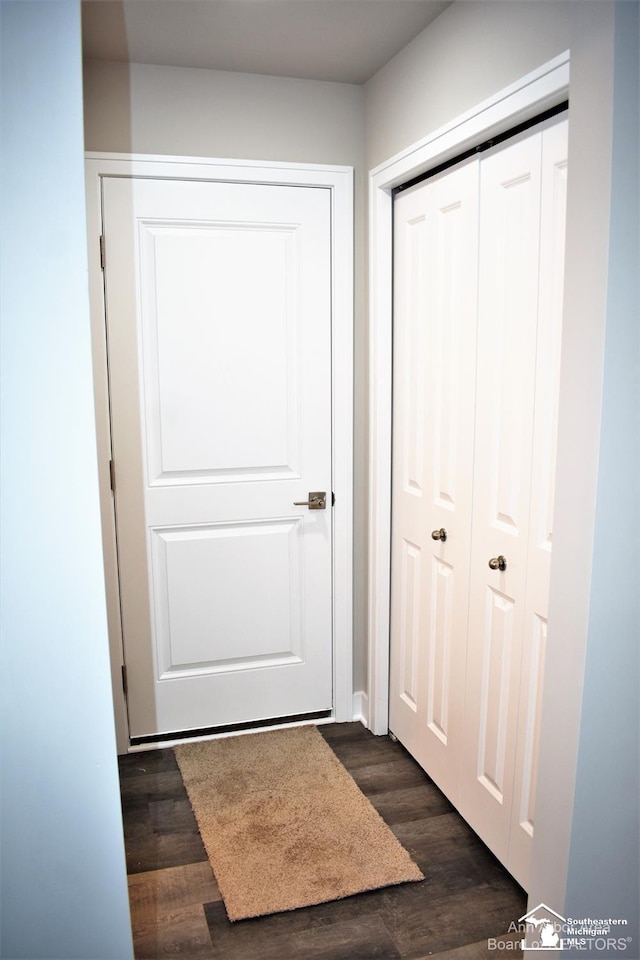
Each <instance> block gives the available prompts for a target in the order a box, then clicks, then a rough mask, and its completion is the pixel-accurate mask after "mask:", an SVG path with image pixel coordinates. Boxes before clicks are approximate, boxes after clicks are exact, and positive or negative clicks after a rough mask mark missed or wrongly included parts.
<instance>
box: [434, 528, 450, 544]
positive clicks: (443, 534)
mask: <svg viewBox="0 0 640 960" xmlns="http://www.w3.org/2000/svg"><path fill="white" fill-rule="evenodd" d="M431 539H432V540H442V542H443V543H444V541H445V540H446V539H447V531H446V530H445V528H444V527H440V529H439V530H434V531H433V532H432V534H431Z"/></svg>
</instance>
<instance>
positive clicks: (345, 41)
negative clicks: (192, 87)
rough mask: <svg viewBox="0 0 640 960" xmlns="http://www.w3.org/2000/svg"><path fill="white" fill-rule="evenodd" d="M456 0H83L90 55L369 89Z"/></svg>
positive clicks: (84, 34) (86, 53) (87, 53)
mask: <svg viewBox="0 0 640 960" xmlns="http://www.w3.org/2000/svg"><path fill="white" fill-rule="evenodd" d="M450 2H451V0H84V2H83V4H82V37H83V48H84V56H85V57H86V58H88V59H93V60H121V61H133V62H137V63H156V64H165V65H168V66H175V67H204V68H207V69H213V70H233V71H239V72H242V73H262V74H271V75H273V76H281V77H299V78H306V79H309V80H333V81H338V82H341V83H365V82H366V81H367V80H368V79H369V78H370V77H371V76H372V75H373V74H374V73H375V72H376V71H377V70H379V69H380V67H382V66H383V65H384V64H385V63H387V61H388V60H390V59H391V58H392V57H393V56H394V54H396V53H397V52H398V51H399V50H401V49H402V47H404V46H405V45H406V44H407V43H408V42H409V41H410V40H412V39H413V38H414V37H415V36H417V34H418V33H420V32H421V31H422V30H424V28H425V27H426V26H427V25H428V24H429V23H431V21H432V20H434V19H435V18H436V17H437V16H438V15H439V14H440V13H442V11H443V10H444V9H445V8H446V7H448V6H449V4H450Z"/></svg>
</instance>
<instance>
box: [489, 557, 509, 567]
mask: <svg viewBox="0 0 640 960" xmlns="http://www.w3.org/2000/svg"><path fill="white" fill-rule="evenodd" d="M489 566H490V567H491V569H492V570H506V569H507V558H506V557H503V556H502V554H500V556H499V557H493V558H492V559H491V560H489Z"/></svg>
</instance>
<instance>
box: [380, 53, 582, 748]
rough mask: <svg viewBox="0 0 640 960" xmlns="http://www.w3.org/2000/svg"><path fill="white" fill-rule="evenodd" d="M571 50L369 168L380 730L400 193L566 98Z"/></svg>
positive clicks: (384, 706)
mask: <svg viewBox="0 0 640 960" xmlns="http://www.w3.org/2000/svg"><path fill="white" fill-rule="evenodd" d="M568 92H569V52H568V51H567V52H566V53H563V54H560V55H559V56H558V57H555V58H554V59H553V60H551V61H549V62H548V63H546V64H545V65H543V66H542V67H539V68H538V69H537V70H535V71H533V72H532V73H529V74H527V75H526V76H525V77H523V78H521V79H520V80H519V81H517V82H516V83H514V84H512V85H511V86H510V87H507V88H506V89H505V90H502V91H501V92H499V93H498V94H496V95H495V96H493V97H491V98H490V99H488V100H485V101H483V102H482V103H481V104H479V105H478V106H477V107H475V108H473V109H472V110H470V111H468V112H467V113H465V114H463V115H462V116H461V117H458V118H457V119H456V120H454V121H452V122H451V123H449V124H447V125H446V126H445V127H442V128H440V129H439V130H437V131H435V132H434V133H433V134H431V135H430V136H429V137H427V138H425V139H424V140H421V141H419V142H418V143H416V144H413V145H412V146H411V147H409V148H408V149H406V150H404V151H403V152H402V153H400V154H398V155H396V156H395V157H392V158H391V159H390V160H388V161H386V162H385V163H383V164H381V165H380V166H378V167H376V168H375V169H374V170H372V171H371V172H370V174H369V218H370V237H371V240H370V249H369V273H370V288H369V302H370V316H369V343H370V347H369V370H370V373H369V376H370V382H371V384H372V385H373V386H372V389H371V392H370V405H369V426H370V433H369V523H368V531H369V571H368V585H369V610H368V613H369V644H368V677H369V684H368V686H369V689H368V704H367V708H368V709H367V720H368V726H369V729H370V730H372V732H373V733H375V734H378V735H383V734H386V733H387V732H388V729H389V726H388V725H389V663H390V648H389V636H390V592H389V584H390V576H391V426H392V359H393V358H392V328H393V297H392V289H393V258H392V242H393V233H392V231H393V196H392V191H393V188H394V187H397V186H398V185H400V184H401V183H404V182H406V181H407V180H410V179H411V178H412V177H415V176H417V175H419V174H420V173H422V172H424V171H425V170H427V169H428V168H429V167H431V166H436V165H437V164H439V163H443V162H445V161H447V160H450V159H451V158H453V157H455V156H456V155H457V154H459V153H462V152H463V151H464V150H465V149H468V148H470V147H472V146H473V145H475V144H477V143H480V142H482V141H484V140H487V139H489V138H490V137H491V136H495V135H497V134H499V133H503V132H505V131H507V130H508V129H509V128H510V127H512V126H515V125H516V124H518V123H521V122H523V121H526V120H529V119H532V118H533V117H535V116H536V114H538V113H541V112H543V111H544V110H546V109H548V108H550V107H553V106H556V105H558V104H559V103H561V102H562V101H563V100H566V99H567V97H568Z"/></svg>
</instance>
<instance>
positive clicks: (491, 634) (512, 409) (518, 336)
mask: <svg viewBox="0 0 640 960" xmlns="http://www.w3.org/2000/svg"><path fill="white" fill-rule="evenodd" d="M540 153H541V138H540V135H539V134H533V135H529V136H527V137H525V138H524V139H521V140H520V141H519V142H515V143H510V144H509V145H508V146H506V147H502V148H500V149H498V150H497V151H496V152H494V153H493V154H487V155H485V156H484V157H483V160H482V164H481V171H480V197H481V199H480V259H479V287H478V366H477V381H476V458H475V469H474V476H475V484H474V497H473V524H472V529H471V541H472V544H471V577H470V593H469V638H468V656H467V684H466V695H465V707H466V717H465V733H464V740H465V747H464V756H463V771H462V783H461V791H460V811H461V813H462V815H463V816H464V817H465V819H467V820H468V822H469V823H470V824H471V826H472V827H473V828H474V830H476V832H477V833H478V834H479V835H480V836H481V837H482V839H483V840H484V841H485V843H486V844H487V845H488V846H489V847H490V848H491V850H492V851H493V852H494V853H495V854H496V855H497V856H498V858H499V859H500V860H502V862H503V863H505V862H506V859H507V852H508V845H509V828H510V823H511V805H512V801H513V779H514V758H515V745H516V733H517V726H518V703H517V696H516V695H517V690H518V683H519V678H520V650H521V640H520V638H521V636H522V631H523V624H524V620H523V614H524V611H523V603H524V594H525V587H526V564H527V529H528V522H529V501H530V496H531V442H532V436H533V409H534V385H535V356H536V324H537V316H538V259H539V256H538V253H539V243H540V238H539V222H540V166H541V164H540V160H541V157H540ZM501 556H504V557H505V558H506V569H505V570H504V571H502V570H500V569H491V567H490V566H489V562H490V561H491V560H493V559H495V558H499V557H501Z"/></svg>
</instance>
